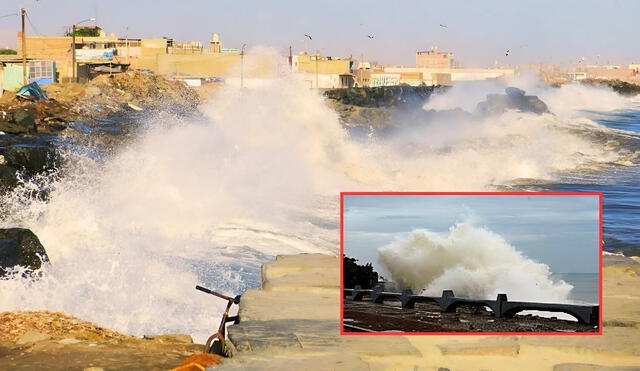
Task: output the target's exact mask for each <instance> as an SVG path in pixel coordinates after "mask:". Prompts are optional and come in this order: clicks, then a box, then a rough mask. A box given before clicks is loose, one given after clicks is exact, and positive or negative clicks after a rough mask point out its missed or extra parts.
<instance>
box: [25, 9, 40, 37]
mask: <svg viewBox="0 0 640 371" xmlns="http://www.w3.org/2000/svg"><path fill="white" fill-rule="evenodd" d="M26 16H27V21H29V25H31V28H33V30H34V31H35V32H36V34H37V35H38V36H42V33H40V31H38V29H37V28H36V26H35V25H34V24H33V23H32V22H31V18H29V13H27V14H26Z"/></svg>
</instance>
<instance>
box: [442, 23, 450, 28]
mask: <svg viewBox="0 0 640 371" xmlns="http://www.w3.org/2000/svg"><path fill="white" fill-rule="evenodd" d="M440 27H443V28H449V27H447V25H446V24H442V23H440Z"/></svg>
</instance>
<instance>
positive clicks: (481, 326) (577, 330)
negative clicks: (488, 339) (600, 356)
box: [341, 192, 602, 335]
mask: <svg viewBox="0 0 640 371" xmlns="http://www.w3.org/2000/svg"><path fill="white" fill-rule="evenodd" d="M601 230H602V195H601V194H600V193H586V192H571V193H569V192H562V193H549V192H545V193H540V192H526V193H522V192H518V193H498V192H495V193H493V192H485V193H342V194H341V253H342V254H341V255H342V256H341V258H342V274H341V279H342V290H343V294H342V298H341V303H342V308H341V309H342V313H341V321H342V328H341V334H343V335H366V334H385V335H392V334H473V333H475V334H477V333H484V334H510V335H512V334H514V333H518V334H523V335H527V334H529V335H570V334H574V335H601V334H602V322H601V318H602V315H601V314H602V243H601V241H602V232H601Z"/></svg>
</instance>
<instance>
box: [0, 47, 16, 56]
mask: <svg viewBox="0 0 640 371" xmlns="http://www.w3.org/2000/svg"><path fill="white" fill-rule="evenodd" d="M8 54H18V52H17V51H15V50H13V49H9V48H6V49H0V55H8Z"/></svg>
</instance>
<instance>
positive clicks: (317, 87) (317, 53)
mask: <svg viewBox="0 0 640 371" xmlns="http://www.w3.org/2000/svg"><path fill="white" fill-rule="evenodd" d="M319 54H320V53H319V52H318V51H317V50H316V89H320V86H319V85H318V55H319Z"/></svg>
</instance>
